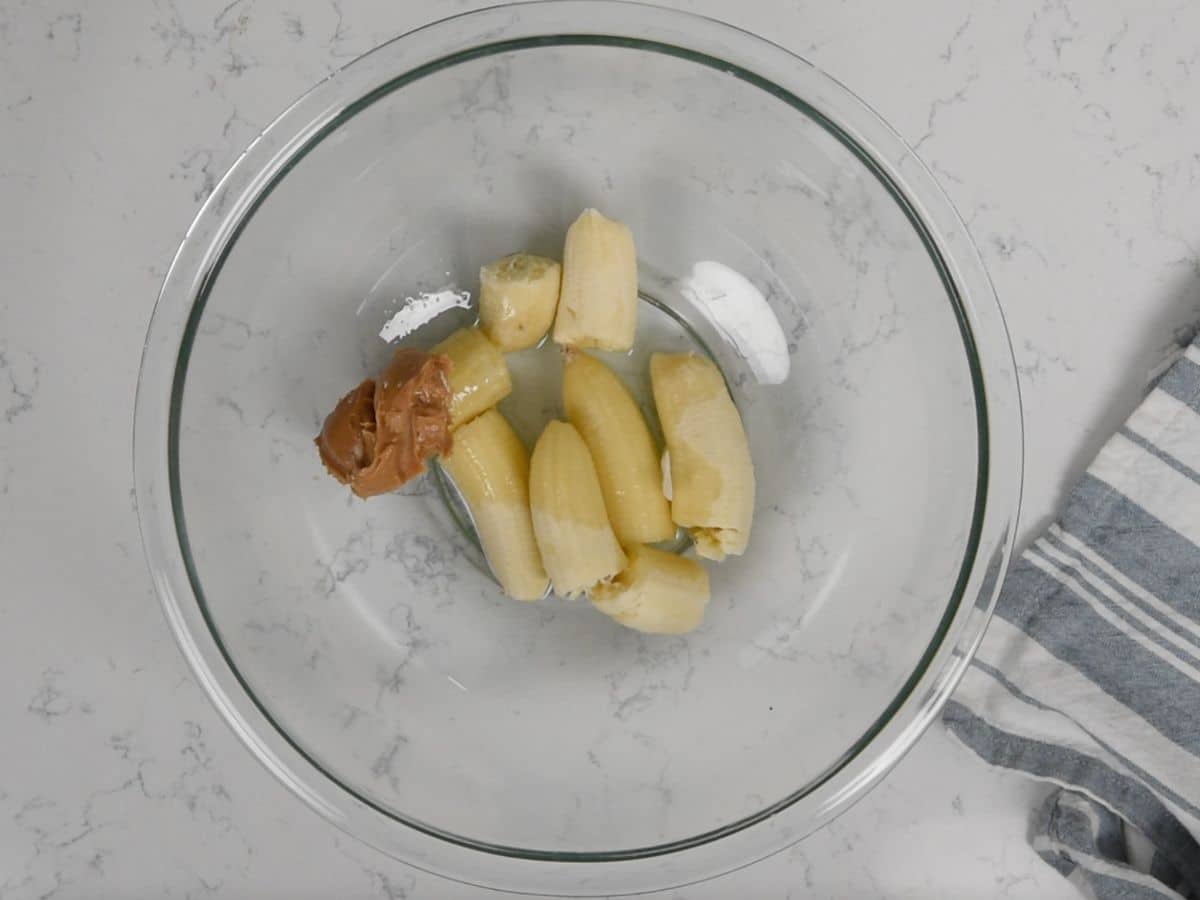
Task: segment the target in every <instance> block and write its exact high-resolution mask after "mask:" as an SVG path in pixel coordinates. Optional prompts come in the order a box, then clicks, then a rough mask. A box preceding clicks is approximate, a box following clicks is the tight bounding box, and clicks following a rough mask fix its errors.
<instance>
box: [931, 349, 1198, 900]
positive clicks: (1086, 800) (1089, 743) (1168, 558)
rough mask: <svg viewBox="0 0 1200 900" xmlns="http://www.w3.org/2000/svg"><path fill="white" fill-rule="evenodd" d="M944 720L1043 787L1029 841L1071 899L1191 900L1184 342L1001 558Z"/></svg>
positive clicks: (1194, 729)
mask: <svg viewBox="0 0 1200 900" xmlns="http://www.w3.org/2000/svg"><path fill="white" fill-rule="evenodd" d="M944 719H945V722H946V725H947V727H948V728H949V729H950V732H951V733H952V734H953V735H954V736H955V737H956V738H958V739H959V740H960V741H962V742H963V743H964V744H965V745H966V746H967V747H969V748H970V749H971V750H973V751H974V752H975V753H977V754H979V755H980V756H981V757H983V759H984V760H986V761H987V762H989V763H991V764H992V765H995V766H1001V767H1004V768H1007V769H1015V770H1017V771H1019V772H1024V773H1025V774H1027V775H1029V776H1031V777H1033V778H1037V779H1041V780H1043V781H1047V782H1050V783H1052V784H1054V785H1057V786H1058V788H1059V789H1058V790H1056V791H1055V792H1054V793H1053V794H1051V796H1050V797H1049V798H1048V800H1047V802H1046V805H1045V807H1044V808H1043V809H1042V810H1041V812H1040V813H1039V814H1038V815H1037V816H1036V817H1035V820H1034V823H1033V828H1032V837H1031V840H1032V842H1033V847H1034V849H1035V850H1036V851H1037V852H1038V853H1039V854H1040V855H1041V857H1042V858H1043V859H1045V860H1046V862H1048V863H1049V864H1050V865H1052V866H1054V867H1055V868H1056V869H1058V870H1059V871H1060V872H1061V873H1062V874H1063V875H1065V876H1066V877H1067V878H1069V879H1070V880H1071V881H1072V882H1073V883H1075V884H1076V885H1077V886H1078V887H1079V888H1080V889H1081V890H1082V891H1083V893H1084V895H1085V896H1089V897H1094V898H1098V900H1116V898H1122V900H1126V898H1146V900H1150V898H1154V900H1160V898H1167V897H1169V898H1176V900H1177V898H1180V897H1185V898H1200V844H1198V843H1197V839H1198V838H1200V339H1198V340H1197V342H1196V343H1193V344H1192V345H1191V346H1190V347H1189V348H1188V349H1187V351H1186V352H1184V353H1183V354H1182V355H1181V357H1180V358H1179V359H1178V360H1177V361H1176V362H1175V363H1174V364H1173V365H1172V366H1171V367H1170V368H1169V369H1168V370H1167V371H1166V373H1165V374H1164V375H1163V376H1162V378H1161V379H1160V380H1159V381H1158V383H1157V384H1156V386H1155V387H1154V389H1153V390H1152V391H1151V393H1150V395H1149V396H1148V397H1147V398H1146V400H1145V401H1144V402H1143V403H1142V405H1141V406H1140V407H1139V408H1138V410H1137V412H1135V413H1134V414H1133V416H1132V417H1131V418H1130V419H1129V421H1128V422H1127V423H1126V425H1125V427H1123V428H1122V429H1121V430H1120V432H1119V433H1117V434H1116V435H1114V436H1113V438H1112V439H1111V440H1110V441H1109V442H1108V444H1106V445H1105V447H1104V449H1103V450H1101V451H1100V454H1099V456H1098V457H1097V458H1096V460H1095V462H1093V463H1092V465H1091V467H1090V468H1089V469H1088V471H1087V474H1085V475H1084V477H1083V480H1082V481H1081V482H1080V483H1079V484H1078V485H1077V486H1076V487H1075V489H1074V491H1073V492H1072V493H1071V496H1070V498H1069V500H1068V502H1067V506H1066V510H1065V512H1064V513H1063V517H1062V520H1061V522H1060V524H1056V525H1052V526H1050V529H1049V531H1048V532H1047V533H1046V534H1045V535H1043V536H1042V537H1041V538H1040V539H1039V540H1038V541H1036V542H1035V543H1034V544H1033V546H1031V547H1030V548H1029V549H1028V550H1027V551H1026V552H1025V554H1024V555H1023V556H1022V557H1021V558H1020V560H1018V561H1017V562H1016V563H1015V564H1014V565H1013V568H1012V571H1011V572H1010V573H1009V576H1008V579H1007V581H1006V582H1005V585H1004V588H1003V590H1002V592H1001V596H1000V600H999V602H998V604H997V607H996V614H995V616H994V618H993V619H992V623H991V625H989V627H988V632H987V635H986V637H985V638H984V640H983V644H982V646H981V647H980V649H979V653H978V655H977V656H976V658H975V660H974V661H973V663H972V664H971V667H970V668H969V669H968V671H967V674H966V675H965V676H964V678H963V681H962V684H961V685H960V686H959V688H958V691H957V692H956V693H955V695H954V697H953V699H952V700H951V701H950V703H949V704H948V705H947V707H946V712H945V716H944ZM1147 843H1148V845H1149V847H1150V848H1151V850H1152V852H1149V853H1147V852H1143V853H1142V854H1141V855H1142V856H1146V857H1149V858H1148V859H1141V860H1139V861H1137V863H1136V864H1135V862H1134V861H1133V860H1132V859H1131V856H1130V848H1131V846H1132V847H1134V848H1137V847H1141V848H1143V851H1145V849H1146V845H1147ZM1136 855H1137V854H1135V857H1136Z"/></svg>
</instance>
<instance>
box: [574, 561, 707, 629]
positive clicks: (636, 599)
mask: <svg viewBox="0 0 1200 900" xmlns="http://www.w3.org/2000/svg"><path fill="white" fill-rule="evenodd" d="M589 597H590V598H591V601H592V605H593V606H595V607H596V609H598V610H600V612H602V613H604V614H605V615H606V616H609V617H611V618H612V619H613V620H614V621H616V622H619V623H620V624H622V625H624V626H625V627H626V628H632V629H634V630H635V631H644V632H647V633H649V634H684V633H686V632H688V631H692V630H694V629H695V628H696V627H698V626H699V625H700V623H701V622H702V621H703V620H704V610H705V607H707V606H708V599H709V585H708V572H706V571H704V566H702V565H700V563H698V562H696V561H695V560H694V559H687V558H686V557H683V556H676V555H675V554H674V553H666V552H664V551H662V550H656V549H654V548H653V547H640V546H638V547H631V548H630V549H629V566H628V567H627V568H626V569H625V570H624V571H623V572H621V573H620V574H619V575H617V577H616V578H614V579H612V580H611V581H607V582H604V583H603V584H599V585H597V586H596V587H595V588H594V589H593V590H592V592H591V593H590V594H589Z"/></svg>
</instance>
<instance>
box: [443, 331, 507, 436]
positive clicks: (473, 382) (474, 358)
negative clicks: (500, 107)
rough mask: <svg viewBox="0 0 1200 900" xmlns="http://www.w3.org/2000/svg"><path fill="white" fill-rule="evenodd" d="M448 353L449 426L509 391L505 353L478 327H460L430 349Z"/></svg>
mask: <svg viewBox="0 0 1200 900" xmlns="http://www.w3.org/2000/svg"><path fill="white" fill-rule="evenodd" d="M432 352H433V353H443V354H445V355H446V356H448V357H450V362H452V363H453V364H454V366H453V368H451V370H450V392H451V396H450V428H451V429H452V430H453V429H456V428H458V427H459V426H460V425H465V424H466V423H467V422H470V421H471V420H472V419H474V418H475V417H476V416H477V415H479V414H480V413H482V412H484V411H485V410H488V409H491V408H492V407H493V406H495V405H496V404H497V403H499V402H500V401H501V400H503V399H504V398H505V397H507V396H508V395H509V394H511V393H512V388H513V385H512V376H511V375H509V373H508V363H506V362H505V361H504V354H503V353H501V352H500V350H499V348H498V347H496V345H495V344H493V343H492V342H491V341H489V340H488V339H487V337H486V336H485V335H484V333H483V332H482V331H480V330H479V329H478V328H460V329H459V330H458V331H456V332H454V334H452V335H450V337H448V338H446V339H445V340H444V341H442V342H441V343H440V344H438V345H437V346H436V347H434V348H433V350H432Z"/></svg>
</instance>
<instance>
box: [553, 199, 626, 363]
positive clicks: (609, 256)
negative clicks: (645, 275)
mask: <svg viewBox="0 0 1200 900" xmlns="http://www.w3.org/2000/svg"><path fill="white" fill-rule="evenodd" d="M637 311H638V273H637V251H636V250H635V249H634V245H633V232H631V231H630V230H629V226H627V225H624V224H622V223H621V222H617V221H614V220H613V219H607V218H605V217H604V216H603V215H601V214H600V213H598V212H597V211H596V210H594V209H585V210H584V211H583V213H582V214H581V215H580V216H579V218H578V219H576V220H575V221H574V222H573V223H572V225H571V227H570V228H568V229H567V239H566V243H565V244H564V246H563V273H562V291H561V293H560V294H559V298H558V315H557V316H556V317H555V319H554V340H555V342H556V343H559V344H563V345H566V346H572V347H598V348H600V349H601V350H628V349H629V348H630V347H632V346H633V336H634V332H635V331H636V329H637Z"/></svg>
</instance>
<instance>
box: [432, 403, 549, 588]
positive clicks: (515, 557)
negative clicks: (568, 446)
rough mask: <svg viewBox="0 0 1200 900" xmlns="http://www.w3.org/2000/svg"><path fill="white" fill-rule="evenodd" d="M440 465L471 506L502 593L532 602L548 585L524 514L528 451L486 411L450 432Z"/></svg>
mask: <svg viewBox="0 0 1200 900" xmlns="http://www.w3.org/2000/svg"><path fill="white" fill-rule="evenodd" d="M442 466H443V467H444V468H445V470H446V472H447V474H449V476H450V478H451V479H452V480H453V481H454V484H455V485H456V486H457V487H458V489H459V491H461V492H462V495H463V499H465V500H466V502H467V506H468V507H470V509H471V518H472V519H473V520H474V522H475V530H476V532H477V533H478V534H479V539H480V541H481V542H482V544H483V552H484V554H485V555H486V556H487V560H488V565H490V566H491V567H492V572H493V573H494V574H495V576H496V580H497V581H499V582H500V586H501V587H502V588H504V592H505V593H506V594H508V596H510V597H514V598H516V599H517V600H538V599H540V598H541V597H542V596H543V595H544V594H545V593H546V588H547V587H548V586H549V579H548V578H547V577H546V570H545V568H544V567H543V566H542V557H541V554H540V553H539V552H538V548H537V541H536V540H535V538H534V535H533V521H532V518H531V516H530V513H529V451H527V450H526V449H525V445H524V444H523V443H521V439H520V438H519V437H517V433H516V432H515V431H513V429H512V426H511V425H509V424H508V420H507V419H505V418H504V416H502V415H501V414H500V413H499V412H498V411H496V410H494V409H491V410H488V411H487V412H485V413H483V414H482V415H480V416H477V417H476V418H475V419H473V420H472V421H470V422H468V423H467V424H466V425H464V426H463V427H462V428H460V429H459V430H458V432H457V433H456V434H455V435H454V447H453V449H452V450H451V451H450V453H448V454H447V455H445V456H443V457H442Z"/></svg>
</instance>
